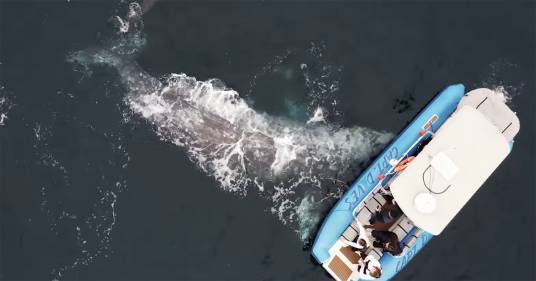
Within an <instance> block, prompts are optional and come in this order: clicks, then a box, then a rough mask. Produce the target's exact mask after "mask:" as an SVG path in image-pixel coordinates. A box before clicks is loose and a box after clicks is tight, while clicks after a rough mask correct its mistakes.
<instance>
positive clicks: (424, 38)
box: [0, 1, 536, 280]
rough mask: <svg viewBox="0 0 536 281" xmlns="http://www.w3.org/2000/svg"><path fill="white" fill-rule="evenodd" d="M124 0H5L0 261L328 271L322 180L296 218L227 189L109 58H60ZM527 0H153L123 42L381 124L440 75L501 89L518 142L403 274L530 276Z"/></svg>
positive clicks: (148, 272) (273, 104)
mask: <svg viewBox="0 0 536 281" xmlns="http://www.w3.org/2000/svg"><path fill="white" fill-rule="evenodd" d="M127 6H128V3H126V2H125V1H1V2H0V63H1V64H0V86H1V89H0V114H4V115H3V116H4V117H3V118H2V119H1V120H2V121H1V122H0V222H1V224H0V225H1V228H0V242H1V244H0V254H1V255H0V278H1V279H5V280H51V279H55V278H56V279H60V280H73V279H83V280H134V279H135V280H149V279H150V280H191V279H198V280H237V279H239V280H252V279H254V280H257V279H262V280H327V279H329V276H328V275H327V274H326V273H324V271H323V269H322V268H321V267H320V266H318V265H317V264H315V262H314V261H313V260H312V258H311V257H310V250H309V246H310V238H311V237H314V234H315V233H314V231H315V227H317V226H318V224H319V223H320V222H319V221H317V220H318V219H320V220H321V219H322V216H323V215H324V214H325V212H326V211H327V210H328V209H329V206H330V204H333V202H334V199H333V198H331V199H330V200H327V201H326V202H327V203H325V204H324V205H322V206H321V207H318V208H317V209H314V208H313V210H310V209H307V210H308V213H307V214H310V217H307V218H308V219H310V220H306V222H307V223H308V224H307V225H306V226H307V228H306V230H307V231H305V230H304V227H303V225H300V224H299V223H296V221H294V222H287V223H286V224H285V223H284V222H285V221H287V220H288V219H289V217H285V216H289V214H288V213H285V212H283V213H281V212H278V210H279V209H278V208H279V207H280V206H281V204H279V203H278V204H276V205H274V204H275V203H274V201H271V200H270V199H267V198H269V197H270V195H266V194H264V193H262V192H258V191H257V190H255V189H250V190H249V192H248V194H247V195H243V194H242V195H240V194H236V193H233V192H227V191H225V190H224V189H223V188H221V184H220V183H219V182H218V181H217V180H215V179H214V177H212V176H211V175H207V173H206V172H203V171H201V169H200V168H199V167H198V166H197V165H196V163H195V161H193V162H192V160H191V159H189V157H188V155H187V154H186V152H185V151H186V150H185V148H184V147H178V146H176V145H174V144H171V143H170V142H165V141H162V140H161V138H160V137H159V136H158V135H157V134H156V133H155V128H154V126H155V125H153V124H150V122H147V120H145V119H144V118H141V117H140V116H139V115H137V114H135V113H133V112H132V110H131V109H130V108H129V106H128V105H127V104H126V103H125V102H124V98H125V96H126V89H125V87H124V85H123V84H122V83H121V81H120V79H119V78H118V75H117V73H116V71H114V70H113V69H110V68H108V67H104V66H95V67H91V68H84V67H83V66H80V65H76V64H73V63H70V62H68V61H67V57H68V55H69V54H71V53H73V52H74V51H78V50H82V49H85V48H87V47H89V46H103V45H106V44H107V42H109V40H110V38H114V37H118V36H120V35H117V34H115V33H116V32H117V20H116V19H115V18H114V17H115V16H116V15H119V16H121V17H123V18H124V15H125V14H126V13H127V11H128V7H127ZM535 8H536V7H535V4H534V3H533V2H530V1H493V2H491V1H490V2H488V1H453V2H448V1H441V2H438V3H428V2H424V1H407V2H406V1H404V2H398V1H397V2H391V1H313V2H304V1H197V2H196V1H161V2H156V3H155V4H154V6H152V8H151V9H148V8H147V9H146V13H145V14H144V16H143V25H144V26H143V33H144V34H145V36H146V43H145V47H144V48H140V52H141V53H140V54H139V56H138V57H136V58H135V59H136V61H137V62H138V63H139V64H140V66H141V67H142V68H143V69H145V71H147V72H148V73H149V74H151V75H153V76H155V77H162V76H164V75H166V74H169V73H185V74H187V75H189V76H191V77H196V78H197V79H198V80H201V81H202V80H206V79H210V78H218V79H220V80H221V81H223V82H224V83H225V84H226V85H227V87H229V88H232V89H234V90H236V91H237V92H238V93H240V95H241V96H242V97H243V98H244V99H245V100H246V101H247V102H248V104H249V105H250V106H251V107H252V108H254V109H255V110H256V111H258V112H265V113H267V114H269V115H271V116H280V117H283V118H287V119H291V120H294V121H295V122H302V123H305V121H306V120H308V119H309V118H310V117H311V116H312V113H313V111H314V109H315V108H316V106H318V105H321V106H323V107H325V108H327V109H328V111H329V113H330V115H329V116H328V119H329V120H328V121H329V122H332V123H333V124H335V125H336V126H341V127H353V126H362V127H365V128H369V129H371V130H374V131H382V132H386V133H393V134H396V133H397V132H399V131H400V130H401V129H403V127H404V126H405V125H406V123H407V122H408V121H409V120H410V119H411V117H412V116H414V115H415V114H416V113H417V112H418V111H419V110H420V108H421V107H422V106H424V105H425V104H426V103H427V102H428V101H429V100H430V99H431V98H432V97H433V96H434V95H435V93H436V92H437V91H439V90H441V89H442V88H443V87H445V86H447V85H449V84H452V83H463V84H464V85H465V86H466V88H468V89H473V88H477V87H482V86H485V87H491V88H495V89H498V90H501V91H505V92H506V93H507V94H508V96H509V97H512V100H511V102H510V104H509V105H510V106H511V107H512V108H513V109H514V110H515V111H516V112H517V113H518V116H519V118H520V120H521V132H520V134H519V135H518V137H517V138H516V142H515V145H514V150H513V152H512V154H511V155H510V156H509V158H508V159H507V160H506V161H505V162H504V163H503V164H502V165H501V166H500V167H499V169H498V170H497V171H496V172H495V173H494V174H493V175H492V176H491V178H490V179H489V180H488V181H487V182H486V184H485V185H484V186H483V188H482V189H481V190H480V191H479V192H478V193H477V194H476V195H475V197H474V198H473V199H471V201H470V202H469V203H468V204H467V205H466V206H465V207H464V209H463V210H462V211H461V213H460V214H459V215H458V216H457V217H456V219H455V220H454V221H453V222H452V223H451V224H450V225H449V226H448V228H447V229H446V230H445V231H444V232H443V233H442V234H441V236H439V237H436V238H434V239H433V240H432V241H431V242H430V243H429V244H428V246H427V247H426V248H425V249H424V250H422V251H421V252H420V253H419V255H418V256H417V257H416V258H415V259H414V260H413V261H412V262H411V263H410V264H409V265H408V266H407V267H406V269H405V270H404V271H403V272H401V273H400V274H399V275H398V276H397V278H398V279H400V280H409V279H411V280H438V279H441V280H514V279H515V280H534V279H535V278H536V275H535V267H534V264H535V250H536V245H535V243H534V237H535V224H534V221H535V217H536V213H535V208H534V202H535V201H534V200H535V192H534V189H535V187H536V184H535V178H534V171H535V161H534V155H536V152H535V147H536V143H535V135H534V132H535V130H534V128H535V125H534V124H535V114H534V106H535V105H536V98H535V94H534V93H535V90H536V89H535V84H534V82H535V77H536V76H535V75H536V71H535V61H536V54H535V50H536V42H535V41H536V28H535V19H536V17H535V11H536V10H535ZM304 65H305V66H304ZM331 86H333V88H330V87H331ZM333 101H335V102H336V104H333ZM369 153H370V154H371V156H373V155H374V154H375V153H377V151H372V150H371V151H370V152H369ZM368 161H369V160H366V161H365V163H361V164H362V165H361V166H366V162H368ZM356 166H358V163H356ZM359 170H360V169H359V168H358V167H357V168H356V167H354V169H353V170H351V171H350V172H349V174H350V175H346V176H344V177H341V178H342V179H343V181H350V180H351V178H354V177H357V176H358V175H359ZM283 188H285V187H284V186H283ZM305 188H307V187H305ZM311 188H312V187H311ZM299 196H301V195H296V196H294V197H290V198H291V201H292V200H294V201H292V202H294V203H296V202H297V203H298V204H299V203H300V200H301V199H302V198H300V197H299ZM315 196H317V197H316V198H323V197H322V196H327V195H325V194H318V193H317V194H316V195H315ZM274 207H275V208H276V210H275V211H273V210H272V209H273V208H274ZM280 214H282V215H283V218H281V217H280ZM298 215H299V214H298ZM300 218H301V217H300ZM302 222H303V220H302ZM309 230H310V232H308V231H309ZM304 231H305V232H304ZM304 233H305V234H304Z"/></svg>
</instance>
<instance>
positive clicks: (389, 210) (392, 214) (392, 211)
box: [369, 196, 402, 225]
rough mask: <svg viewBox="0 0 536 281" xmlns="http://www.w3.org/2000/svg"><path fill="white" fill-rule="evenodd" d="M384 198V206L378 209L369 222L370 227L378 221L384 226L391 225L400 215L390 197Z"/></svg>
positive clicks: (398, 208)
mask: <svg viewBox="0 0 536 281" xmlns="http://www.w3.org/2000/svg"><path fill="white" fill-rule="evenodd" d="M384 198H385V201H386V202H385V204H384V205H383V206H381V207H379V209H378V210H376V212H374V214H373V215H372V216H371V218H370V220H369V222H370V224H371V225H373V224H375V223H376V222H378V221H379V222H382V223H385V224H392V223H394V222H395V221H396V220H397V219H398V218H400V216H401V215H402V210H401V209H400V207H398V205H397V204H395V202H394V198H393V197H392V196H384Z"/></svg>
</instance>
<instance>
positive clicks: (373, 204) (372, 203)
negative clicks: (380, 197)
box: [365, 197, 385, 222]
mask: <svg viewBox="0 0 536 281" xmlns="http://www.w3.org/2000/svg"><path fill="white" fill-rule="evenodd" d="M366 200H367V201H365V206H366V208H368V210H369V211H370V212H371V213H374V211H376V209H377V208H378V207H381V206H382V204H380V203H378V201H376V200H375V199H374V198H373V197H370V198H367V199H366ZM384 202H385V199H384ZM369 219H370V217H369ZM367 222H368V220H367Z"/></svg>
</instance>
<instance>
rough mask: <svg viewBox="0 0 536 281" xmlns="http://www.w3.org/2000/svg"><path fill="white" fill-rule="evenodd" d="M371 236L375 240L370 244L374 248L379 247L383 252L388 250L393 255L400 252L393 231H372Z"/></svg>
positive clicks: (400, 249) (398, 242)
mask: <svg viewBox="0 0 536 281" xmlns="http://www.w3.org/2000/svg"><path fill="white" fill-rule="evenodd" d="M371 234H372V237H374V239H376V241H374V242H372V245H373V246H374V247H376V248H381V249H382V250H383V251H384V252H389V253H391V255H393V256H398V255H400V254H401V253H402V248H401V247H400V241H398V237H397V236H396V234H395V233H393V232H391V231H378V230H373V231H372V233H371Z"/></svg>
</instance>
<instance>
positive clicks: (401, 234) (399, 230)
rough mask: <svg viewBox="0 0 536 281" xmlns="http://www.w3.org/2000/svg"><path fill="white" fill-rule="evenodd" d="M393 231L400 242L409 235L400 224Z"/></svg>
mask: <svg viewBox="0 0 536 281" xmlns="http://www.w3.org/2000/svg"><path fill="white" fill-rule="evenodd" d="M391 231H392V232H394V233H395V234H396V236H397V237H398V241H402V239H404V238H405V237H406V235H408V233H407V232H406V230H404V229H403V228H402V227H401V226H400V225H399V224H396V225H393V227H392V228H391Z"/></svg>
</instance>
